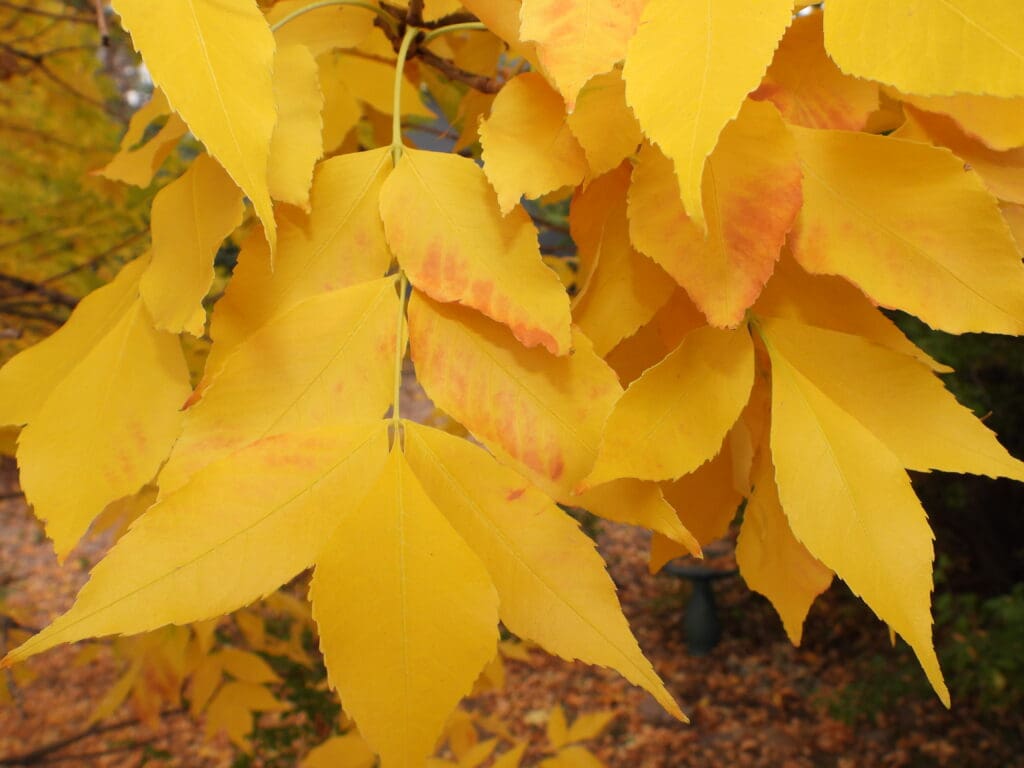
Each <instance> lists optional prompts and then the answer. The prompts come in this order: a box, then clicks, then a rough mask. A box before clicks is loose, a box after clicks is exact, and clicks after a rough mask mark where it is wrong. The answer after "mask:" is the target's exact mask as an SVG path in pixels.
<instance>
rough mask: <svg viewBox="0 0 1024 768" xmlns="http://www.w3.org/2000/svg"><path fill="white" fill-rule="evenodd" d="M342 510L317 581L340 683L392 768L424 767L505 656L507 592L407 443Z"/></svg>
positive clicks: (319, 617)
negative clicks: (501, 612)
mask: <svg viewBox="0 0 1024 768" xmlns="http://www.w3.org/2000/svg"><path fill="white" fill-rule="evenodd" d="M339 511H340V514H339ZM332 512H333V514H334V516H335V519H336V520H337V522H338V530H337V533H336V535H334V536H333V537H332V538H331V539H330V541H329V542H327V544H326V546H325V547H324V548H323V551H322V552H321V553H320V555H319V557H318V559H317V564H316V570H315V571H314V574H313V581H312V584H311V586H310V600H311V601H312V603H313V616H314V617H315V619H316V623H317V627H318V629H319V633H320V650H321V651H322V652H323V654H324V662H325V664H326V665H327V673H328V679H329V680H330V682H331V685H332V686H333V687H335V688H336V689H337V690H338V692H339V694H340V695H341V698H342V700H343V701H344V702H345V711H346V712H348V713H349V714H350V715H351V716H352V717H353V718H354V719H355V721H356V723H358V725H359V731H360V733H362V735H363V737H364V738H365V739H366V741H367V742H368V743H369V744H370V746H371V747H372V748H373V749H374V750H375V751H376V752H377V753H378V754H380V756H381V763H382V766H383V768H392V766H413V765H422V764H423V762H424V761H425V759H426V757H427V756H428V755H429V754H430V753H432V752H433V751H434V743H435V741H436V739H437V737H438V735H439V734H440V732H441V729H442V727H443V726H444V723H445V720H446V719H447V718H448V715H449V714H450V713H451V711H452V710H453V709H454V708H455V706H456V704H458V702H459V700H460V699H461V698H462V697H463V696H464V695H466V694H467V693H468V692H469V690H470V688H471V687H472V685H473V681H474V680H475V679H476V677H477V675H478V674H479V673H480V670H481V669H483V667H484V665H485V664H486V663H487V662H488V661H490V660H491V658H492V657H493V656H494V653H495V644H496V642H497V635H498V631H497V624H498V597H497V595H496V594H495V592H494V586H493V585H492V584H491V581H490V578H489V577H488V575H487V571H486V570H485V569H484V567H483V565H482V564H481V563H480V561H479V559H478V558H477V556H476V555H475V554H473V552H472V550H470V549H469V547H468V546H466V543H465V542H464V541H463V540H462V539H461V538H459V535H458V534H457V533H456V532H455V531H454V530H453V529H452V527H451V526H450V525H449V524H448V522H447V521H446V520H445V518H444V516H443V515H442V514H441V513H440V512H439V511H438V509H437V507H435V506H434V504H433V502H432V501H431V500H430V499H429V498H428V497H427V495H426V493H425V492H424V491H423V488H422V487H421V486H420V484H419V482H418V481H417V480H416V478H415V476H414V475H413V473H412V470H410V469H409V467H408V465H407V464H406V462H405V458H404V457H403V456H402V453H401V451H400V450H398V448H397V446H396V448H395V450H393V451H392V453H391V455H390V457H389V459H388V460H387V464H386V465H385V468H384V471H383V473H382V474H381V475H380V479H379V480H378V481H377V482H376V483H375V485H374V486H373V489H372V490H371V491H370V492H369V494H368V495H367V496H366V498H365V500H363V501H362V503H358V502H351V503H346V504H345V505H344V506H343V507H341V509H340V510H339V509H338V508H335V509H333V510H332ZM339 585H344V588H339Z"/></svg>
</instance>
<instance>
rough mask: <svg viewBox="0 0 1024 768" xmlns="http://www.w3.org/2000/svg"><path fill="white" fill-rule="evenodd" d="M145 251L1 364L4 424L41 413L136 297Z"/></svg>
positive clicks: (0, 414) (0, 401)
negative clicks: (50, 330)
mask: <svg viewBox="0 0 1024 768" xmlns="http://www.w3.org/2000/svg"><path fill="white" fill-rule="evenodd" d="M148 264H149V259H148V258H147V257H143V258H140V259H136V260H135V261H132V262H130V263H129V264H127V265H125V267H124V268H123V269H122V270H121V271H120V272H119V273H118V274H117V277H115V278H114V279H113V280H112V281H111V282H109V283H107V284H106V285H104V286H102V287H100V288H97V289H96V290H95V291H93V292H92V293H90V294H89V295H88V296H86V297H85V298H84V299H82V300H81V301H80V302H79V303H78V306H77V307H75V311H74V312H72V313H71V317H69V318H68V320H67V322H65V323H64V325H62V326H61V327H60V328H58V329H57V330H56V331H55V332H54V333H53V334H52V335H50V336H48V337H47V338H46V339H45V340H43V341H41V342H40V343H38V344H35V345H33V346H31V347H28V348H27V349H24V350H22V351H21V352H19V353H18V354H17V355H15V356H14V357H13V358H11V359H10V360H8V361H7V363H6V364H5V365H4V366H3V368H0V424H9V425H13V426H20V425H23V424H27V423H29V422H30V421H32V419H34V418H35V417H36V415H38V413H39V410H40V409H41V408H42V407H43V403H44V402H45V401H46V398H47V397H49V395H50V393H51V392H52V391H53V389H54V387H56V386H57V385H58V384H60V382H61V381H62V380H64V379H65V378H67V376H68V375H69V374H70V373H71V372H72V371H73V370H74V369H75V367H76V366H77V365H79V364H80V363H81V362H82V359H83V358H84V357H85V355H86V354H87V353H88V352H89V350H91V349H93V347H96V346H97V345H98V344H100V343H101V342H102V341H103V339H104V338H105V337H106V336H107V335H109V334H110V332H111V330H112V329H113V328H115V327H116V326H117V325H118V324H119V323H120V322H121V321H122V319H123V318H124V315H125V313H126V312H127V311H128V310H129V309H130V308H131V307H132V305H133V304H134V303H135V302H136V301H138V297H139V277H140V275H141V274H142V273H143V271H145V269H146V266H147V265H148Z"/></svg>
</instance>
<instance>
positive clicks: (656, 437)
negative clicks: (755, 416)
mask: <svg viewBox="0 0 1024 768" xmlns="http://www.w3.org/2000/svg"><path fill="white" fill-rule="evenodd" d="M753 383H754V345H753V343H752V342H751V340H750V334H749V332H748V331H747V329H746V328H745V327H741V328H738V329H736V330H734V331H724V330H720V329H717V328H712V327H710V326H706V327H704V328H699V329H697V330H695V331H692V332H691V333H689V334H688V335H687V336H686V337H685V338H684V339H683V342H682V344H680V345H679V347H677V348H676V350H675V351H674V352H672V353H671V354H669V356H668V357H666V358H665V359H664V360H663V361H662V362H660V363H658V364H657V365H656V366H654V367H653V368H649V369H648V370H647V371H645V372H644V374H643V375H642V376H641V377H640V378H639V379H637V380H636V381H634V382H633V383H632V384H631V385H630V386H629V389H628V390H627V391H626V393H625V394H624V395H623V396H622V397H621V398H620V399H619V401H618V402H617V403H616V404H615V409H614V410H613V411H612V413H611V416H609V418H608V423H607V424H606V426H605V428H604V434H603V436H602V438H601V449H600V453H599V455H598V457H597V462H596V464H595V465H594V469H593V471H592V472H591V473H590V475H589V477H587V479H586V481H585V482H586V483H588V484H590V485H598V484H600V483H604V482H607V481H608V480H612V479H614V478H616V477H637V478H640V479H642V480H671V479H675V478H678V477H681V476H682V475H685V474H688V473H690V472H693V471H694V470H695V469H697V468H698V467H699V466H700V465H701V464H703V463H704V462H706V461H708V460H709V459H711V458H713V457H714V456H715V455H716V454H717V453H718V451H719V449H720V448H721V445H722V441H723V440H724V439H725V436H726V434H727V433H728V431H729V429H730V428H731V427H732V425H733V424H735V423H736V419H738V418H739V415H740V412H741V411H742V410H743V406H744V405H746V404H747V400H748V399H749V397H750V388H751V386H752V385H753Z"/></svg>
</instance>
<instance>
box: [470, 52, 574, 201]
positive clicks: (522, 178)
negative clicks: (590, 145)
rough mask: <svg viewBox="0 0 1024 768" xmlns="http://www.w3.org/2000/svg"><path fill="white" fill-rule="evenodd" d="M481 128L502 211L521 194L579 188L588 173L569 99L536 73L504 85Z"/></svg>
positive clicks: (486, 169) (486, 170) (535, 195)
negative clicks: (569, 113) (567, 110)
mask: <svg viewBox="0 0 1024 768" xmlns="http://www.w3.org/2000/svg"><path fill="white" fill-rule="evenodd" d="M479 133H480V144H481V146H482V147H483V161H484V173H485V174H486V175H487V179H488V181H490V182H491V185H492V186H493V187H494V189H495V191H496V192H497V194H498V207H499V208H500V209H501V213H502V215H503V216H507V215H508V213H509V211H511V210H512V209H513V208H514V207H515V206H516V205H518V204H519V200H520V198H522V197H524V196H525V197H527V198H529V199H534V198H538V197H541V196H542V195H546V194H547V193H548V192H553V191H554V190H556V189H561V188H562V187H574V186H576V185H577V184H579V183H580V182H581V181H583V177H584V175H585V174H586V172H587V159H586V155H584V153H583V148H582V147H580V145H579V142H578V141H576V137H575V136H573V134H572V132H571V131H570V130H569V126H568V124H567V122H566V115H565V104H564V103H563V102H562V99H561V97H560V96H559V95H558V92H557V91H555V90H553V89H552V88H551V86H549V85H548V84H547V81H546V80H545V79H544V78H543V77H541V76H540V75H538V74H537V73H535V72H525V73H523V74H521V75H518V76H517V77H514V78H513V79H512V80H510V81H509V82H508V83H506V84H505V86H504V87H503V88H502V89H501V91H499V92H498V96H497V98H495V99H494V104H493V105H492V106H491V114H490V116H489V117H487V118H486V119H485V120H484V121H483V122H481V123H480V128H479Z"/></svg>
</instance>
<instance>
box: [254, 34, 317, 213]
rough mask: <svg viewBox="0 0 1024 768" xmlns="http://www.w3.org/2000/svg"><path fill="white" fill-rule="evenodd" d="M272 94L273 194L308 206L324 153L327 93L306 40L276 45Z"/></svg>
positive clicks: (270, 179)
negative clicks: (274, 102) (323, 114)
mask: <svg viewBox="0 0 1024 768" xmlns="http://www.w3.org/2000/svg"><path fill="white" fill-rule="evenodd" d="M274 97H275V98H276V99H277V125H276V126H275V127H274V137H273V140H272V141H271V142H270V160H269V164H268V166H267V180H268V184H269V185H270V196H271V197H273V198H274V199H275V200H281V201H283V202H285V203H291V204H292V205H297V206H299V207H301V208H305V209H307V210H308V209H309V188H310V186H311V185H312V183H313V166H314V165H315V164H316V161H317V160H319V159H320V156H321V155H322V154H323V136H322V132H323V122H322V120H321V118H320V112H321V110H323V106H324V97H323V94H322V93H321V92H320V78H319V69H318V67H317V63H316V59H314V58H313V54H311V53H310V52H309V49H308V48H306V47H305V46H304V45H288V46H283V47H281V48H278V50H277V56H276V58H275V59H274Z"/></svg>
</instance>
